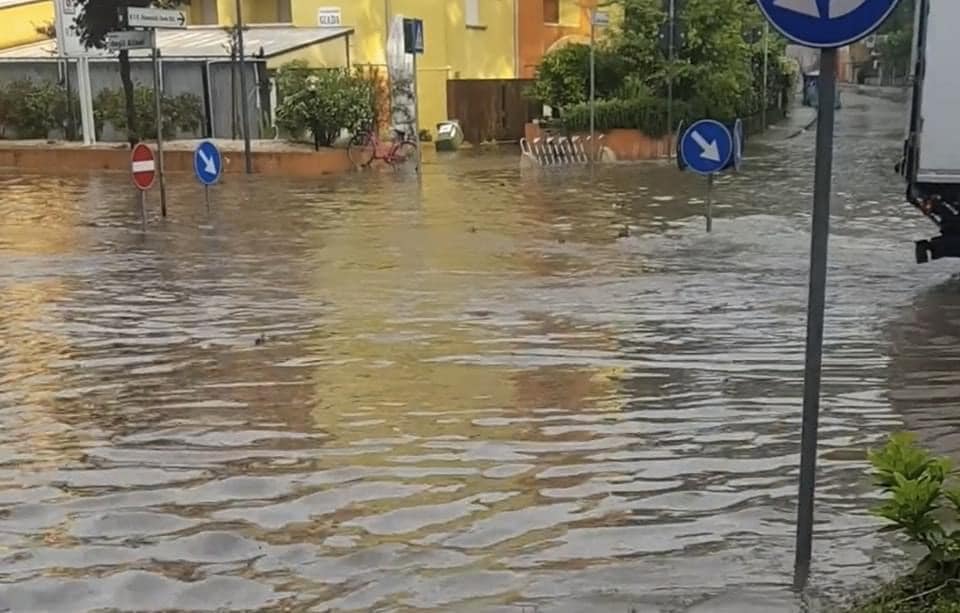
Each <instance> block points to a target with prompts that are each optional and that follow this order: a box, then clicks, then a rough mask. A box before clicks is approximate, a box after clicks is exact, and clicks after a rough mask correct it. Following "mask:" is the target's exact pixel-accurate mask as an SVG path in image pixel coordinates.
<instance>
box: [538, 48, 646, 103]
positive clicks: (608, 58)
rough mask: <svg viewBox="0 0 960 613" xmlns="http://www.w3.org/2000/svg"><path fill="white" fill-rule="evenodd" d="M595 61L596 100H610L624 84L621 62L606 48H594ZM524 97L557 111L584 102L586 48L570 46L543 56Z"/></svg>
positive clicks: (587, 79)
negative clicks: (534, 77) (534, 78)
mask: <svg viewBox="0 0 960 613" xmlns="http://www.w3.org/2000/svg"><path fill="white" fill-rule="evenodd" d="M595 61H596V88H597V97H598V98H608V97H611V96H613V95H614V94H615V93H617V90H618V89H619V88H620V87H621V84H622V83H623V81H624V75H625V74H626V72H627V67H626V66H625V63H624V60H623V58H622V57H621V56H620V55H619V54H617V53H614V52H613V51H612V50H610V49H609V48H607V47H606V46H604V45H597V48H596V58H595ZM527 95H528V97H530V98H532V99H534V100H537V101H538V102H541V103H543V104H549V105H550V106H554V107H557V108H563V107H566V106H568V105H571V104H577V103H580V102H586V101H587V99H588V98H589V96H590V47H589V46H588V45H582V44H570V45H566V46H564V47H561V48H559V49H557V50H556V51H553V52H551V53H548V54H547V55H545V56H544V58H543V61H542V62H541V64H540V66H539V67H538V68H537V77H536V82H535V83H534V84H533V86H532V87H531V88H530V89H529V90H528V92H527Z"/></svg>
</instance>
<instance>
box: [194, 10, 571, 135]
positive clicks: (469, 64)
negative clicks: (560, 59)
mask: <svg viewBox="0 0 960 613" xmlns="http://www.w3.org/2000/svg"><path fill="white" fill-rule="evenodd" d="M242 1H243V4H242V7H241V8H242V11H243V19H244V22H246V23H250V24H253V23H278V22H279V23H286V22H290V23H292V24H293V25H294V26H300V27H316V26H319V25H324V26H343V27H348V28H352V29H353V30H354V35H353V36H352V37H351V49H350V59H351V62H352V63H353V64H372V65H378V66H384V67H385V66H386V63H387V53H386V47H387V35H388V30H389V25H390V23H391V22H392V20H393V18H394V17H396V16H403V17H415V18H418V19H422V20H423V23H424V37H425V41H424V43H425V53H424V54H423V56H421V57H420V58H419V59H418V67H417V69H418V70H417V72H418V78H417V85H418V88H419V94H420V108H419V114H420V124H421V125H422V126H424V127H426V128H434V127H435V126H436V124H437V122H440V121H443V120H445V119H448V117H447V91H446V87H447V80H449V79H508V78H513V77H516V76H517V61H518V60H517V57H518V54H517V39H516V37H517V28H516V11H517V4H516V2H517V1H518V0H242ZM567 1H569V2H573V1H574V0H567ZM235 6H236V2H235V0H193V2H191V7H190V12H191V21H192V22H193V23H195V24H214V23H216V24H221V25H230V24H233V23H234V22H235V19H236V9H235ZM301 59H310V58H301ZM315 63H320V64H322V63H323V61H322V60H319V59H318V60H317V61H316V62H315Z"/></svg>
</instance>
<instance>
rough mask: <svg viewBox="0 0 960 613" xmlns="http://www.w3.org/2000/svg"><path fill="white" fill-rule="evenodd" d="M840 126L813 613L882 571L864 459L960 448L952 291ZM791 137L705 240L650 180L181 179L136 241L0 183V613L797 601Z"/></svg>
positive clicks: (474, 174)
mask: <svg viewBox="0 0 960 613" xmlns="http://www.w3.org/2000/svg"><path fill="white" fill-rule="evenodd" d="M844 102H845V107H844V109H843V110H842V111H840V112H839V114H838V123H839V125H838V145H837V147H838V149H837V153H836V162H835V168H836V179H835V194H837V195H836V197H835V199H834V217H833V224H834V225H833V239H832V243H831V268H830V275H831V276H830V280H829V284H830V285H829V293H828V318H827V345H826V357H825V371H824V402H823V410H824V412H823V416H822V419H821V454H822V455H821V458H822V460H821V470H820V481H819V491H818V494H819V497H818V501H817V504H818V506H817V520H818V524H817V533H816V542H815V553H814V555H815V558H814V564H813V577H812V583H813V584H814V586H816V588H817V590H818V591H819V592H820V594H821V595H822V597H823V598H824V599H825V600H830V599H832V598H835V597H838V596H843V595H845V594H846V593H848V592H849V591H850V590H853V589H856V588H858V587H863V586H864V585H867V586H869V585H870V581H871V579H873V578H877V577H889V576H891V575H892V574H893V573H895V572H897V571H899V570H902V569H904V568H905V567H907V566H909V565H910V564H911V559H909V558H907V557H905V556H904V555H903V553H902V551H901V550H900V549H898V548H897V547H896V543H895V541H893V540H892V539H890V538H888V537H886V536H882V535H878V534H877V533H876V528H877V526H878V525H879V524H878V523H877V522H875V521H874V520H872V519H871V518H870V517H869V515H868V513H867V509H868V507H869V506H870V505H872V504H873V503H874V502H875V498H874V493H873V492H872V490H871V487H870V483H869V479H868V475H867V465H866V463H865V461H864V455H865V450H866V448H867V447H868V446H870V445H875V444H877V443H879V442H880V441H882V440H883V439H884V437H885V436H886V435H887V434H888V433H889V432H891V431H893V430H896V429H899V428H904V427H910V428H915V429H918V430H920V431H921V432H923V434H924V436H925V437H926V439H927V441H929V442H933V443H935V444H936V445H937V446H938V448H940V449H942V450H947V451H953V452H955V455H956V456H958V457H960V435H957V434H956V432H957V429H956V423H957V421H958V419H960V418H957V417H955V416H954V415H953V414H952V413H954V411H953V409H954V399H955V398H956V396H957V393H958V389H960V374H958V372H957V369H956V363H957V359H960V284H958V283H956V282H955V281H951V278H952V276H953V274H954V271H955V270H958V268H957V264H956V263H955V262H950V261H943V262H938V263H935V264H930V265H927V266H923V267H921V266H918V265H916V264H914V262H913V245H912V241H913V240H914V239H917V238H927V237H929V236H932V235H933V234H934V233H935V232H934V229H935V228H934V226H933V225H932V224H929V223H927V222H926V221H925V220H923V219H921V218H920V216H919V214H917V213H914V212H913V211H912V210H911V209H910V208H909V207H907V206H906V205H903V204H902V192H903V187H902V183H901V181H900V179H899V177H897V176H896V175H895V174H894V173H893V170H892V168H893V164H894V162H895V161H896V158H897V155H898V152H899V150H900V147H901V139H902V132H903V123H904V120H903V109H902V107H901V106H899V105H898V104H896V103H893V102H890V101H887V100H884V99H881V98H868V97H862V96H856V95H853V94H850V95H845V98H844ZM806 113H807V114H804V111H802V110H798V111H797V116H796V117H795V118H794V119H793V120H792V123H791V124H790V125H788V126H784V127H781V128H778V129H776V130H774V131H772V132H771V133H770V134H768V135H767V136H765V137H764V138H763V139H761V140H762V142H760V141H757V142H752V143H748V151H747V153H748V160H747V166H746V171H745V172H744V173H743V174H741V175H739V176H732V177H725V178H723V179H721V180H720V181H719V183H718V188H717V204H715V206H714V212H715V215H716V216H717V218H716V221H715V224H714V232H713V234H712V235H707V234H706V233H705V231H704V220H703V218H702V216H701V215H702V210H703V196H704V194H705V191H704V188H705V183H706V182H705V181H704V180H702V179H699V178H696V177H693V176H685V175H681V174H680V173H679V172H677V170H676V168H675V167H672V166H669V165H666V164H647V165H612V166H604V167H600V168H598V169H597V170H596V173H595V175H591V173H590V171H589V170H588V169H583V168H577V169H562V170H557V169H545V170H541V171H534V170H521V169H520V168H519V164H518V160H517V155H516V154H515V153H512V152H510V153H488V154H483V155H476V154H473V155H471V154H463V155H462V156H461V157H459V158H456V159H452V160H446V161H442V162H437V163H432V164H428V165H426V166H425V176H424V177H423V187H422V191H421V189H420V187H418V185H417V182H416V181H415V180H413V179H411V178H410V177H404V176H395V175H393V174H391V173H372V174H360V175H357V174H353V175H348V176H342V177H334V178H327V179H321V180H315V181H289V182H283V181H277V180H252V181H250V182H249V183H248V182H245V181H244V180H243V178H234V177H230V179H229V181H228V183H227V184H226V185H223V186H221V187H218V188H216V189H215V190H214V192H213V203H212V206H211V208H210V211H209V212H207V211H206V210H205V208H204V206H203V201H202V192H201V190H200V188H199V187H197V186H195V185H194V184H193V183H192V182H191V177H185V176H180V177H175V178H174V179H173V181H172V185H171V189H170V192H171V202H170V217H169V219H168V220H167V221H161V220H159V219H156V218H155V219H153V220H152V221H151V225H150V229H149V231H148V232H147V233H146V234H143V233H142V232H141V231H140V220H139V211H138V209H137V207H136V206H135V204H134V201H133V198H132V194H131V189H130V187H129V182H128V179H127V177H125V176H116V175H104V176H91V177H87V176H65V177H59V176H56V175H55V174H51V175H45V176H17V175H15V174H11V173H9V172H8V173H7V174H0V219H3V224H2V225H0V582H2V583H0V609H4V608H8V609H10V610H12V611H70V612H73V611H86V610H95V609H103V608H113V607H116V608H118V609H123V610H129V609H137V610H146V609H149V608H155V609H189V610H290V611H327V610H331V611H341V610H342V611H413V610H423V611H484V612H487V611H493V612H501V611H502V612H508V611H509V612H514V613H517V612H520V611H525V612H533V611H537V612H538V613H548V612H550V613H552V612H568V613H579V612H582V611H598V612H599V611H603V612H606V611H611V612H614V613H628V612H629V611H630V610H631V608H632V609H633V610H635V611H637V612H638V613H648V612H663V613H672V612H679V611H693V612H697V613H714V612H718V611H721V612H722V611H735V612H737V613H743V612H748V611H790V610H793V609H794V607H796V606H797V604H796V601H795V600H794V599H793V598H792V596H791V593H790V590H789V586H790V582H791V579H792V564H793V538H794V530H795V528H794V515H795V504H796V490H797V485H796V480H797V469H796V466H797V464H798V461H799V438H800V406H801V390H802V370H803V347H804V333H805V330H804V317H805V312H806V284H807V261H808V252H809V238H808V230H809V211H810V208H811V199H812V195H811V187H812V177H813V148H814V138H813V134H812V133H807V134H804V135H801V136H799V137H797V138H794V139H787V138H786V137H787V136H789V135H790V134H791V133H792V132H793V131H795V130H794V128H795V126H797V125H802V124H804V123H807V121H809V119H810V118H811V115H810V114H809V111H806ZM233 163H234V164H238V163H241V162H240V160H234V162H233ZM154 197H155V196H154ZM154 204H155V203H154ZM158 208H159V207H158V206H153V207H152V209H153V210H154V213H156V210H157V209H158ZM625 226H629V227H630V236H628V237H621V236H618V235H620V234H624V232H623V228H624V227H625Z"/></svg>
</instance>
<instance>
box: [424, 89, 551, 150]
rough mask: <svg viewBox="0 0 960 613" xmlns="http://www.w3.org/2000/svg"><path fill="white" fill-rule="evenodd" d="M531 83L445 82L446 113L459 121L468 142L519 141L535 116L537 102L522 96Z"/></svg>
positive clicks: (537, 114) (536, 114)
mask: <svg viewBox="0 0 960 613" xmlns="http://www.w3.org/2000/svg"><path fill="white" fill-rule="evenodd" d="M532 83H533V81H532V80H530V79H455V80H450V81H447V116H448V117H449V118H450V119H457V120H459V121H460V127H462V128H463V134H464V138H465V140H467V141H468V142H471V143H474V144H479V143H482V142H485V141H498V142H505V141H512V142H516V141H519V140H520V139H521V138H522V137H523V128H524V126H525V125H526V124H527V122H529V121H532V120H533V119H534V118H535V117H538V116H539V105H538V104H537V103H536V102H533V101H532V100H529V99H527V98H526V97H525V96H524V91H525V90H526V89H527V87H529V86H530V85H531V84H532ZM431 127H433V126H431Z"/></svg>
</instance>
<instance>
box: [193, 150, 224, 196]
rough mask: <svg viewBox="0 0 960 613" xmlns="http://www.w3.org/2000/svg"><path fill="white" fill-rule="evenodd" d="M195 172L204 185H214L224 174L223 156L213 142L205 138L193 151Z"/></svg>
mask: <svg viewBox="0 0 960 613" xmlns="http://www.w3.org/2000/svg"><path fill="white" fill-rule="evenodd" d="M193 172H194V174H196V175H197V181H200V183H202V184H203V185H213V184H214V183H216V182H217V181H219V180H220V175H221V174H223V156H221V155H220V150H219V149H217V146H216V145H215V144H213V143H212V142H210V141H208V140H205V141H203V142H201V143H200V144H199V145H197V148H196V150H195V151H194V152H193Z"/></svg>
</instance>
